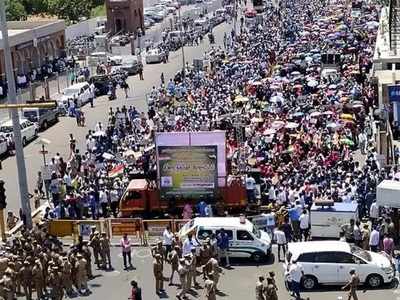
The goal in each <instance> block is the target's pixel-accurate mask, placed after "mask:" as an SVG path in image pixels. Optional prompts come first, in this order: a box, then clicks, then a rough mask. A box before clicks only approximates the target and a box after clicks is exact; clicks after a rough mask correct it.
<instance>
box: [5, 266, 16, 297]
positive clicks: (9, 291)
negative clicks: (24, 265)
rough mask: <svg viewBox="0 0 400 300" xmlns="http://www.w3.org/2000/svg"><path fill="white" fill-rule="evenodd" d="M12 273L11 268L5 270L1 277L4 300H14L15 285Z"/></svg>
mask: <svg viewBox="0 0 400 300" xmlns="http://www.w3.org/2000/svg"><path fill="white" fill-rule="evenodd" d="M12 276H13V271H12V269H11V268H7V269H6V270H5V272H4V276H3V279H2V281H3V289H4V295H5V300H14V299H15V284H14V282H15V281H14V279H13V278H12Z"/></svg>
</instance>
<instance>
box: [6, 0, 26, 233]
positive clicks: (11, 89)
mask: <svg viewBox="0 0 400 300" xmlns="http://www.w3.org/2000/svg"><path fill="white" fill-rule="evenodd" d="M0 26H1V33H2V39H3V51H4V62H5V67H6V77H7V84H8V102H9V103H11V104H16V100H17V95H16V89H15V79H14V72H13V66H12V59H11V49H10V43H9V41H8V29H7V20H6V10H5V0H0ZM10 110H11V116H12V123H13V132H14V143H15V156H16V160H17V169H18V182H19V193H20V200H21V208H22V212H23V214H24V215H25V218H26V226H27V228H29V229H31V228H32V214H31V204H30V202H29V193H28V182H27V178H26V167H25V158H24V150H23V146H22V138H21V127H20V125H19V116H18V109H16V108H13V109H10Z"/></svg>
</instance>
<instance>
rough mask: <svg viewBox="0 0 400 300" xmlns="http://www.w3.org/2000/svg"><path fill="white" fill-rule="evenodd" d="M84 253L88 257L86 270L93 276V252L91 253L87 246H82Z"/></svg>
mask: <svg viewBox="0 0 400 300" xmlns="http://www.w3.org/2000/svg"><path fill="white" fill-rule="evenodd" d="M82 251H83V253H82V255H83V257H84V258H85V259H86V262H87V264H86V272H87V277H89V278H92V277H93V273H92V253H90V249H89V248H88V247H86V246H84V247H82Z"/></svg>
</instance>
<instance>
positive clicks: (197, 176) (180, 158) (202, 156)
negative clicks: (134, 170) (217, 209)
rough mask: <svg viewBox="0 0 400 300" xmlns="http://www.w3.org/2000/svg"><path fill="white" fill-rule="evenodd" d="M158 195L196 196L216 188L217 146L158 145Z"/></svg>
mask: <svg viewBox="0 0 400 300" xmlns="http://www.w3.org/2000/svg"><path fill="white" fill-rule="evenodd" d="M157 151H158V153H157V154H158V155H157V156H158V164H159V175H160V177H159V179H160V188H161V195H162V196H165V197H168V198H170V197H171V196H184V197H192V198H198V197H199V196H201V195H203V196H206V195H213V194H214V193H215V189H216V188H217V182H218V175H217V146H159V147H157Z"/></svg>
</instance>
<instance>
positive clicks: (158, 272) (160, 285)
mask: <svg viewBox="0 0 400 300" xmlns="http://www.w3.org/2000/svg"><path fill="white" fill-rule="evenodd" d="M153 273H154V278H155V280H156V294H160V293H162V292H164V275H163V263H162V256H161V254H155V255H154V261H153Z"/></svg>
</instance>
